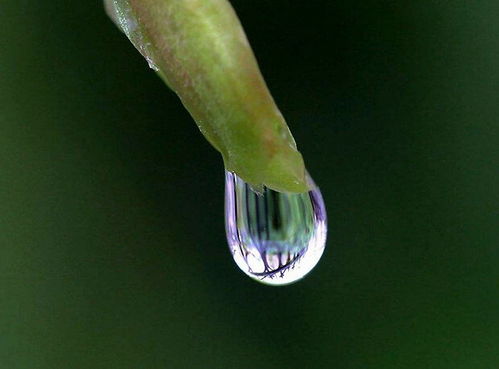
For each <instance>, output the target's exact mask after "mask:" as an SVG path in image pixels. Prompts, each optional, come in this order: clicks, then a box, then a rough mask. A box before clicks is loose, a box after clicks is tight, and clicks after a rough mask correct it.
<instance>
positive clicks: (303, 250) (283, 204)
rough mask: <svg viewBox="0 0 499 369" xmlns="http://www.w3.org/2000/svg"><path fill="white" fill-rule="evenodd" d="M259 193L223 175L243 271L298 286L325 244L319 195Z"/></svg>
mask: <svg viewBox="0 0 499 369" xmlns="http://www.w3.org/2000/svg"><path fill="white" fill-rule="evenodd" d="M308 180H309V182H310V184H311V188H312V190H311V191H309V192H304V193H298V194H296V193H283V192H277V191H274V190H271V189H269V188H267V187H264V188H263V191H262V192H261V193H260V191H258V192H255V191H254V190H253V189H252V188H251V186H250V185H249V184H248V183H246V182H245V181H244V180H242V179H241V178H240V177H238V176H237V175H236V174H234V173H232V172H229V171H226V172H225V227H226V232H227V241H228V243H229V248H230V251H231V252H232V256H233V257H234V260H235V262H236V264H237V265H238V266H239V268H240V269H241V270H242V271H243V272H244V273H246V274H247V275H248V276H250V277H251V278H253V279H256V280H258V281H260V282H262V283H265V284H269V285H285V284H289V283H293V282H296V281H297V280H299V279H301V278H303V277H304V276H305V275H306V274H308V273H309V272H310V271H311V270H312V269H313V268H314V267H315V265H316V264H317V263H318V262H319V260H320V258H321V256H322V254H323V252H324V248H325V245H326V234H327V216H326V209H325V206H324V201H323V199H322V195H321V192H320V190H319V188H318V187H317V186H315V184H314V183H313V181H312V179H311V178H310V177H308Z"/></svg>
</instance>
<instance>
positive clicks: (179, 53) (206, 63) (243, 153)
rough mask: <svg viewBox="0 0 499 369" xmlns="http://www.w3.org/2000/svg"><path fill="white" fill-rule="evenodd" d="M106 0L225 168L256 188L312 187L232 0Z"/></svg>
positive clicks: (290, 189)
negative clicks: (216, 152)
mask: <svg viewBox="0 0 499 369" xmlns="http://www.w3.org/2000/svg"><path fill="white" fill-rule="evenodd" d="M105 1H106V7H107V9H108V11H109V12H110V14H111V15H112V17H113V18H114V19H115V21H116V22H117V23H118V25H119V26H120V27H121V29H122V30H123V31H124V32H125V33H126V35H127V36H128V38H129V39H130V40H131V41H132V43H133V44H134V45H135V47H136V48H137V49H138V50H139V51H140V52H141V53H142V55H144V57H145V58H146V59H147V60H148V62H149V65H150V66H151V67H152V68H153V69H155V70H156V71H157V72H158V74H159V75H160V76H161V77H162V78H163V80H164V81H165V82H166V83H167V85H168V86H169V87H170V88H171V89H172V90H173V91H175V92H176V93H177V95H178V96H179V97H180V99H181V100H182V103H183V104H184V106H185V107H186V108H187V110H188V111H189V112H190V114H191V115H192V117H193V118H194V120H195V121H196V123H197V125H198V126H199V129H200V130H201V132H202V133H203V134H204V136H205V137H206V138H207V139H208V141H209V142H210V143H211V144H212V145H213V146H214V147H215V148H216V149H217V150H218V151H220V153H221V154H222V156H223V159H224V164H225V167H226V169H227V170H230V171H233V172H235V173H236V174H237V175H238V176H240V177H241V178H242V179H244V180H245V181H246V182H248V183H251V184H252V185H254V186H256V187H261V186H262V185H265V186H267V187H270V188H272V189H274V190H277V191H283V192H304V191H307V190H308V189H309V185H308V184H307V181H306V175H305V165H304V163H303V158H302V156H301V154H300V153H299V152H298V151H297V149H296V144H295V141H294V139H293V136H292V135H291V132H290V131H289V128H288V126H287V124H286V122H285V120H284V118H283V116H282V115H281V113H280V111H279V109H278V108H277V106H276V104H275V103H274V100H273V98H272V96H271V94H270V92H269V90H268V88H267V86H266V84H265V81H264V80H263V77H262V75H261V73H260V70H259V68H258V65H257V63H256V60H255V57H254V55H253V52H252V50H251V47H250V46H249V43H248V41H247V39H246V35H245V34H244V31H243V29H242V27H241V25H240V23H239V20H238V18H237V16H236V14H235V12H234V10H233V9H232V7H231V5H230V4H229V2H228V1H226V0H105Z"/></svg>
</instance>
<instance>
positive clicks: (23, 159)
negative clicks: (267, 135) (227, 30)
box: [0, 0, 499, 369]
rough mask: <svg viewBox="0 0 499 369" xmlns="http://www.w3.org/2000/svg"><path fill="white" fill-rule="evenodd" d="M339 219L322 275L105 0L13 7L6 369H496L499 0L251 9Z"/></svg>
mask: <svg viewBox="0 0 499 369" xmlns="http://www.w3.org/2000/svg"><path fill="white" fill-rule="evenodd" d="M233 4H234V7H235V8H236V10H237V12H238V13H239V15H240V18H241V20H242V22H243V24H244V25H245V28H246V30H247V33H248V36H249V38H250V41H251V42H252V45H253V46H254V49H255V52H256V54H257V57H258V59H259V62H260V65H261V67H262V70H263V73H264V75H265V77H266V78H267V81H268V84H269V86H270V88H271V90H272V92H273V94H274V96H275V99H276V100H277V102H278V104H279V106H280V107H281V110H282V111H283V113H284V115H285V116H286V118H287V120H288V122H289V124H290V126H291V128H292V131H293V132H294V135H295V138H296V140H297V142H298V145H299V147H300V149H301V151H302V153H303V154H304V156H305V159H306V162H307V165H308V168H309V170H310V172H311V173H312V174H313V176H314V178H315V179H316V182H317V183H318V184H319V185H320V186H321V188H322V191H323V195H324V197H325V200H326V202H327V207H328V211H329V224H330V227H329V239H328V246H327V251H326V253H325V255H324V257H323V259H322V261H321V263H320V264H319V265H318V267H317V268H316V269H315V270H314V271H313V273H311V274H310V275H309V276H308V277H307V278H306V279H305V280H303V281H302V282H300V283H297V284H295V285H293V286H290V287H285V288H271V287H266V286H262V285H259V284H257V283H255V282H253V281H251V280H250V279H248V278H247V277H245V276H244V275H243V274H242V273H241V272H239V271H238V270H237V268H236V266H235V264H234V263H233V261H232V260H231V257H230V255H229V252H228V250H227V246H226V244H225V236H224V225H223V166H222V162H221V159H220V157H219V155H218V154H217V153H216V151H214V150H213V149H212V148H211V147H210V146H209V145H208V143H206V142H205V141H204V139H203V138H202V136H201V135H200V134H199V132H198V131H197V128H196V126H195V124H194V123H193V122H192V121H191V119H190V117H189V116H188V114H187V113H186V112H185V111H184V109H183V108H182V106H181V104H180V103H179V101H178V99H177V98H176V97H175V96H174V95H173V94H172V93H171V92H170V91H169V90H168V89H167V88H166V87H165V86H164V85H163V84H162V83H161V81H160V80H159V78H157V77H156V76H155V75H154V73H153V72H152V71H150V70H148V69H147V65H146V63H145V62H144V60H142V59H141V57H140V56H139V54H138V53H137V52H136V51H135V50H134V49H133V48H132V46H131V45H130V44H129V43H128V41H127V40H126V39H125V38H124V37H123V36H122V35H121V34H120V33H119V32H118V31H117V30H116V29H115V28H114V26H113V25H112V24H111V22H110V21H109V20H108V19H107V18H106V16H105V15H104V13H103V10H102V5H101V3H100V2H99V1H67V0H50V1H49V0H38V1H35V0H2V1H1V2H0V369H35V368H36V369H66V368H68V369H69V368H71V369H80V368H82V369H83V368H84V369H90V368H92V369H100V368H102V369H110V368H111V369H114V368H117V369H121V368H123V369H125V368H126V369H128V368H130V369H132V368H133V369H138V368H147V369H152V368H154V369H155V368H165V369H176V368H237V369H239V368H241V369H246V368H248V369H250V368H258V369H267V368H281V367H283V368H300V369H301V368H338V369H350V368H352V369H361V368H362V369H371V368H373V369H374V368H375V369H392V368H393V369H399V368H418V369H420V368H432V369H433V368H439V369H440V368H442V369H449V368H452V369H461V368H462V369H489V368H490V369H495V368H498V367H499V272H498V271H499V247H498V246H499V245H498V243H499V242H498V241H499V237H498V225H499V212H498V209H499V201H498V200H499V199H498V198H499V191H498V184H499V181H498V177H499V176H498V162H499V149H498V148H499V136H498V129H497V126H498V116H499V99H498V97H499V96H498V93H499V2H497V1H494V0H489V1H478V0H477V1H469V0H455V1H436V0H435V1H405V2H404V1H397V2H395V1H356V2H354V1H350V0H338V1H332V0H327V1H311V0H307V1H296V0H288V1H284V0H272V1H263V0H246V1H244V0H238V1H233Z"/></svg>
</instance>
